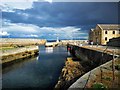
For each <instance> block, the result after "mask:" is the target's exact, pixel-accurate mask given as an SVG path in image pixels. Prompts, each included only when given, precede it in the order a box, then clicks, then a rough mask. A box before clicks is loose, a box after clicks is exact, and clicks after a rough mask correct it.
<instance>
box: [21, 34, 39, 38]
mask: <svg viewBox="0 0 120 90" xmlns="http://www.w3.org/2000/svg"><path fill="white" fill-rule="evenodd" d="M20 37H25V38H26V37H33V38H34V37H35V38H37V37H38V35H36V34H23V35H20Z"/></svg>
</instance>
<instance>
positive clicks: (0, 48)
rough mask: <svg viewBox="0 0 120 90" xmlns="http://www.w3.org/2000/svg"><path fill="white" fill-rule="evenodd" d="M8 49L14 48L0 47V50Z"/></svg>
mask: <svg viewBox="0 0 120 90" xmlns="http://www.w3.org/2000/svg"><path fill="white" fill-rule="evenodd" d="M9 49H14V47H0V50H9Z"/></svg>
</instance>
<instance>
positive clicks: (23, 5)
mask: <svg viewBox="0 0 120 90" xmlns="http://www.w3.org/2000/svg"><path fill="white" fill-rule="evenodd" d="M35 1H38V0H20V1H19V0H9V1H8V0H1V2H0V6H1V8H2V11H4V12H15V9H22V10H25V9H29V8H32V5H33V2H35Z"/></svg>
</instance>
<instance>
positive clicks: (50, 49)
mask: <svg viewBox="0 0 120 90" xmlns="http://www.w3.org/2000/svg"><path fill="white" fill-rule="evenodd" d="M45 51H46V53H53V47H46V48H45Z"/></svg>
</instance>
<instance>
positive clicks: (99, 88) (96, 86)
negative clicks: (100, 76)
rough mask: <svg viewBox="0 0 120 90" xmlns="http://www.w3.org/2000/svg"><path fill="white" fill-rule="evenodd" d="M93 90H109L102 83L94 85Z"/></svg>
mask: <svg viewBox="0 0 120 90" xmlns="http://www.w3.org/2000/svg"><path fill="white" fill-rule="evenodd" d="M92 88H96V89H97V90H101V89H102V90H107V86H105V85H104V84H102V83H94V84H93V86H92Z"/></svg>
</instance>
